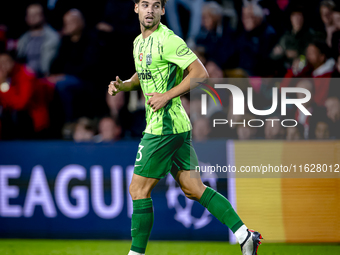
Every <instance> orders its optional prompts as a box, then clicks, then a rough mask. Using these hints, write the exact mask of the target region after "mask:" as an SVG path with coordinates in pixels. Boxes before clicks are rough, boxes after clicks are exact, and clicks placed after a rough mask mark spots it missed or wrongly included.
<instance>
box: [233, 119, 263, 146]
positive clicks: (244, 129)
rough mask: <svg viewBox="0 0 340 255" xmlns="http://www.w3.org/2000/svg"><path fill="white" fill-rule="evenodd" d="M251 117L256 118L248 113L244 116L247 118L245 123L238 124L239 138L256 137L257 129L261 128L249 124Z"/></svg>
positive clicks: (248, 138)
mask: <svg viewBox="0 0 340 255" xmlns="http://www.w3.org/2000/svg"><path fill="white" fill-rule="evenodd" d="M251 119H255V116H253V115H251V114H246V115H245V116H244V120H245V123H246V124H245V125H244V126H243V125H237V128H236V130H237V137H238V139H239V140H250V139H254V138H256V134H257V130H258V129H259V128H256V127H250V126H249V125H248V121H249V120H251Z"/></svg>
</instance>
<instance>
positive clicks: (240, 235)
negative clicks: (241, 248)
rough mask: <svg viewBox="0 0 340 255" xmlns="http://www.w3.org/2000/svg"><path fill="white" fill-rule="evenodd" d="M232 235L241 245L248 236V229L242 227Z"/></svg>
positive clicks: (244, 226)
mask: <svg viewBox="0 0 340 255" xmlns="http://www.w3.org/2000/svg"><path fill="white" fill-rule="evenodd" d="M234 234H235V237H236V239H237V241H238V243H239V244H241V243H243V242H244V241H245V240H246V238H247V236H248V228H247V227H246V225H242V226H241V227H240V228H239V229H238V230H236V232H235V233H234Z"/></svg>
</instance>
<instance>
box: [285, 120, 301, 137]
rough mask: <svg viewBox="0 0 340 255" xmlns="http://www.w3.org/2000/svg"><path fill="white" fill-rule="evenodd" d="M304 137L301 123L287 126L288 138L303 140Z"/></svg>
mask: <svg viewBox="0 0 340 255" xmlns="http://www.w3.org/2000/svg"><path fill="white" fill-rule="evenodd" d="M301 139H303V126H302V125H301V124H297V126H296V127H287V128H286V140H288V141H293V140H301Z"/></svg>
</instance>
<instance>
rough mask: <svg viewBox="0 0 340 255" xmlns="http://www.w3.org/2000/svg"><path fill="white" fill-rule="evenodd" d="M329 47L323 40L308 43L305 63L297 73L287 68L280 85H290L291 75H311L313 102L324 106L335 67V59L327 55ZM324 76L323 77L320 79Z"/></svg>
mask: <svg viewBox="0 0 340 255" xmlns="http://www.w3.org/2000/svg"><path fill="white" fill-rule="evenodd" d="M329 55H330V54H329V48H328V46H327V44H326V42H324V41H320V40H316V41H314V42H312V43H310V44H309V45H308V47H307V50H306V59H307V65H306V66H305V67H304V68H303V69H302V70H301V71H300V72H298V73H297V74H294V72H293V69H290V70H288V72H287V74H286V75H285V78H286V79H284V81H283V82H282V83H281V87H287V86H289V85H291V80H290V79H288V78H292V77H313V78H315V79H314V92H315V93H314V98H313V99H314V102H315V103H316V104H317V105H319V106H324V104H325V101H326V98H327V96H328V90H329V83H330V78H331V77H332V73H333V71H334V67H335V60H334V59H333V58H330V57H329ZM320 78H324V79H320ZM325 78H327V79H325Z"/></svg>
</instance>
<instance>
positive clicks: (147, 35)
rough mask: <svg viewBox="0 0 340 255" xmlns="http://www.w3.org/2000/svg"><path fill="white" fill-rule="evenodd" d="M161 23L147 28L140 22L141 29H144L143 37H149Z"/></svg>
mask: <svg viewBox="0 0 340 255" xmlns="http://www.w3.org/2000/svg"><path fill="white" fill-rule="evenodd" d="M160 23H161V22H158V24H156V25H155V26H153V27H152V28H150V29H146V28H145V27H144V26H143V25H142V24H140V30H141V31H142V36H143V39H145V38H147V37H149V36H150V35H151V34H152V33H153V32H154V31H156V30H157V28H158V26H159V24H160Z"/></svg>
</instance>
